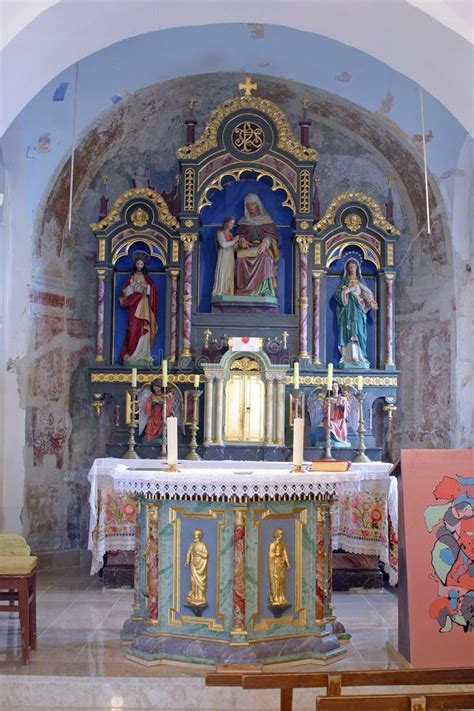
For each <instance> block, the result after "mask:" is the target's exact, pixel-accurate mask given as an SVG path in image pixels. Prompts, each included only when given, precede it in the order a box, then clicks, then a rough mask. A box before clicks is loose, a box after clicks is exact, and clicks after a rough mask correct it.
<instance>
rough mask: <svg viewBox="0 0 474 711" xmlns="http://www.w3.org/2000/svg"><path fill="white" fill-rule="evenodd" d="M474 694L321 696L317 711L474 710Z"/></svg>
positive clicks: (318, 700)
mask: <svg viewBox="0 0 474 711" xmlns="http://www.w3.org/2000/svg"><path fill="white" fill-rule="evenodd" d="M473 708H474V692H467V691H466V692H457V693H452V694H449V693H446V694H416V695H415V694H413V695H411V694H390V695H385V694H383V695H382V694H381V695H375V696H374V695H373V694H372V695H370V696H365V695H364V696H321V697H320V698H318V699H316V711H435V709H449V710H450V711H451V710H453V709H473Z"/></svg>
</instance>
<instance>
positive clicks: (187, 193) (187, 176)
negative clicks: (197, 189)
mask: <svg viewBox="0 0 474 711" xmlns="http://www.w3.org/2000/svg"><path fill="white" fill-rule="evenodd" d="M194 183H195V174H194V169H193V168H186V170H185V171H184V209H185V210H186V212H192V211H193V210H194Z"/></svg>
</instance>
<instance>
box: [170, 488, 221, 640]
mask: <svg viewBox="0 0 474 711" xmlns="http://www.w3.org/2000/svg"><path fill="white" fill-rule="evenodd" d="M212 511H214V512H216V513H215V517H214V518H213V517H211V516H209V517H208V515H209V514H210V512H212ZM219 511H221V512H223V513H221V514H219V513H217V512H219ZM173 517H175V518H177V519H179V520H180V529H181V535H180V538H181V541H180V548H179V553H178V558H179V560H177V561H175V560H174V555H175V554H174V550H175V543H174V537H175V529H176V528H177V527H176V525H175V524H173V523H171V518H173ZM159 521H160V525H159V536H158V540H159V570H158V581H159V583H158V584H159V593H160V597H159V616H160V629H161V630H162V631H164V632H169V633H171V634H172V633H175V634H180V635H182V634H185V635H186V636H190V637H192V636H197V637H203V638H209V639H230V630H231V627H232V566H233V515H232V506H231V505H230V504H228V503H223V502H200V501H180V502H177V501H164V502H161V504H160V517H159ZM220 522H223V525H222V526H220V546H218V526H219V523H220ZM194 528H200V529H202V530H203V532H204V536H203V541H204V542H205V543H206V545H207V547H208V550H209V563H208V590H207V598H208V607H207V608H206V609H205V610H204V611H203V613H202V617H201V618H199V617H196V616H194V614H193V611H192V610H191V609H189V608H188V607H185V603H186V594H187V592H188V590H189V568H187V567H185V557H186V550H187V548H188V546H189V544H190V542H191V540H192V530H193V529H194ZM177 578H179V583H177V582H176V581H177ZM217 581H219V583H218V582H217ZM174 584H177V585H178V589H179V596H178V605H177V610H176V612H175V613H174V615H171V614H170V610H172V609H173V607H174V605H173V594H174V593H173V586H174ZM217 598H218V599H217ZM173 617H174V620H175V621H174V622H173ZM183 618H185V619H183ZM207 619H213V620H215V624H207V623H206V622H205V620H207ZM216 627H222V628H223V629H216Z"/></svg>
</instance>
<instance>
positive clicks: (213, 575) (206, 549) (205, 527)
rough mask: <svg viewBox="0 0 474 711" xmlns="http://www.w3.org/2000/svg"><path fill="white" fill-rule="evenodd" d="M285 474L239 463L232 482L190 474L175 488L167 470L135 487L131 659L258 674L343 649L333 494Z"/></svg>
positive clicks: (311, 480)
mask: <svg viewBox="0 0 474 711" xmlns="http://www.w3.org/2000/svg"><path fill="white" fill-rule="evenodd" d="M247 465H248V466H251V465H250V463H247ZM267 466H268V465H267ZM272 466H275V465H272ZM277 466H278V468H277V469H275V470H269V469H266V470H263V469H262V470H256V471H254V472H250V471H248V472H245V471H243V470H238V469H236V468H235V467H234V471H233V472H231V471H229V470H227V476H226V481H219V477H220V476H222V475H223V473H222V472H221V471H220V470H219V471H217V470H214V472H213V473H212V476H207V477H206V474H205V473H204V474H203V473H202V472H201V471H196V473H193V472H192V471H190V470H189V468H187V469H186V472H182V473H181V474H180V473H177V474H174V478H175V480H176V483H175V484H173V483H169V478H170V475H168V483H167V482H166V481H165V480H163V481H160V474H157V476H156V479H155V482H153V483H151V482H150V480H149V479H145V480H142V481H141V482H140V484H139V485H138V486H135V490H136V491H138V492H141V493H140V514H139V521H138V524H137V529H139V530H137V535H136V550H135V560H136V567H135V597H134V609H133V612H132V615H131V617H130V618H129V619H127V620H126V622H125V624H124V627H123V631H122V633H121V638H122V641H123V642H124V643H128V644H129V645H130V646H129V649H128V651H127V656H128V657H129V658H130V659H132V660H134V661H136V662H140V663H143V664H149V665H153V664H159V663H160V662H162V661H164V660H167V661H177V662H187V663H194V664H196V663H197V664H205V665H210V666H224V665H231V666H248V665H253V666H260V665H264V664H272V663H279V662H287V661H293V660H311V659H314V660H317V662H319V663H328V662H331V661H333V660H335V659H337V658H339V657H341V656H342V655H343V654H344V653H345V648H344V647H343V646H342V645H341V642H342V643H343V642H344V641H347V639H348V637H349V635H347V634H345V632H344V629H343V627H342V625H340V624H339V623H337V622H336V618H335V617H334V615H333V609H332V604H331V576H332V571H331V533H330V525H331V524H330V512H331V499H332V497H333V494H332V493H331V487H330V486H329V487H327V486H325V485H324V483H322V482H321V481H320V480H318V479H317V478H316V477H315V476H314V474H304V475H295V474H292V473H289V471H288V470H289V466H288V465H277ZM239 471H240V473H237V472H239ZM180 477H181V480H180ZM275 480H277V481H275ZM203 481H204V484H203ZM157 482H158V483H157ZM272 482H273V483H272ZM129 490H130V487H129ZM170 497H173V500H170ZM191 497H194V498H198V497H199V498H200V499H201V500H199V501H197V500H190V499H191ZM290 497H291V499H292V500H289V498H290ZM202 499H204V500H202ZM285 499H286V500H285Z"/></svg>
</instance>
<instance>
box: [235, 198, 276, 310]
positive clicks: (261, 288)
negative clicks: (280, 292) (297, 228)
mask: <svg viewBox="0 0 474 711" xmlns="http://www.w3.org/2000/svg"><path fill="white" fill-rule="evenodd" d="M236 234H237V237H238V248H237V264H236V274H235V294H236V295H237V296H270V297H275V296H276V277H277V270H276V265H277V262H278V259H279V256H280V253H279V249H278V241H277V234H276V229H275V225H274V223H273V220H272V218H271V217H270V215H269V214H268V212H267V211H266V209H265V207H264V206H263V203H262V201H261V200H260V198H259V197H258V195H256V194H255V193H249V194H248V195H246V196H245V200H244V216H243V217H242V218H241V219H240V220H239V223H238V225H237V231H236Z"/></svg>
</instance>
